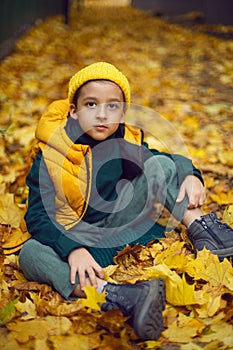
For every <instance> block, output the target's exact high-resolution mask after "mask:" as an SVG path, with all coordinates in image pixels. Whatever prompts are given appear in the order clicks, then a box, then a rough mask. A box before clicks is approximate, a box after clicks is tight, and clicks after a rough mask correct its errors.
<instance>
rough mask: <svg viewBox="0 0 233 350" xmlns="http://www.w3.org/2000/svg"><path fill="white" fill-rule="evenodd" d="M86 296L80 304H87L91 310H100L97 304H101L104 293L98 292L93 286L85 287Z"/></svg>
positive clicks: (103, 299)
mask: <svg viewBox="0 0 233 350" xmlns="http://www.w3.org/2000/svg"><path fill="white" fill-rule="evenodd" d="M85 294H86V298H83V299H82V305H83V306H87V307H89V308H90V309H93V310H100V306H99V304H103V303H104V302H105V301H106V299H105V293H104V292H103V293H98V292H97V290H96V288H95V287H94V286H86V287H85Z"/></svg>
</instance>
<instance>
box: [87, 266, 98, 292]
mask: <svg viewBox="0 0 233 350" xmlns="http://www.w3.org/2000/svg"><path fill="white" fill-rule="evenodd" d="M87 273H88V277H89V280H90V282H91V285H92V286H94V287H96V288H97V286H98V283H97V278H96V275H95V272H94V270H93V268H92V267H89V269H87Z"/></svg>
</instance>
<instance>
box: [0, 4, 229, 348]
mask: <svg viewBox="0 0 233 350" xmlns="http://www.w3.org/2000/svg"><path fill="white" fill-rule="evenodd" d="M75 4H76V2H73V6H72V7H71V9H70V23H69V26H66V25H64V21H63V19H62V18H61V17H59V16H58V17H52V18H48V19H47V20H45V21H44V22H42V21H41V22H40V23H38V24H37V25H36V26H35V27H34V28H33V29H32V30H31V31H30V32H29V33H28V34H27V35H25V36H24V37H23V38H21V39H20V40H19V41H18V42H17V45H16V48H15V51H14V52H13V53H12V54H11V55H10V56H8V57H6V58H5V59H4V60H3V61H2V62H0V77H1V86H0V101H1V110H0V168H1V175H0V237H1V245H0V246H1V256H0V277H1V278H0V326H1V327H0V347H1V349H2V350H12V349H24V350H25V349H35V350H38V349H40V350H49V349H54V350H60V349H61V350H63V349H64V348H65V349H67V350H71V349H72V350H73V349H76V350H86V349H99V350H112V349H121V350H128V349H183V350H192V349H193V350H198V349H203V348H204V349H206V350H207V349H222V350H225V349H233V267H232V261H229V260H226V259H225V260H223V261H221V262H220V261H219V260H218V258H217V257H216V256H214V255H212V254H211V253H210V252H209V251H207V250H203V251H201V252H199V253H198V254H197V256H196V257H195V256H194V254H193V250H192V246H191V244H190V242H189V240H188V238H187V235H186V230H185V228H184V227H183V225H181V224H177V223H175V226H177V225H178V229H179V231H180V234H178V233H177V231H174V230H170V231H169V232H167V233H166V237H165V238H163V239H160V240H159V241H158V242H149V243H148V244H147V246H146V247H142V246H138V245H136V246H134V247H132V248H131V247H129V246H127V247H126V248H125V249H124V250H123V251H121V252H119V253H118V256H116V257H115V264H114V265H111V266H108V267H107V268H106V269H105V276H106V279H107V280H109V281H114V282H117V283H136V282H139V281H142V280H150V279H154V278H160V277H161V278H163V279H164V281H165V285H166V302H167V303H166V309H165V311H164V319H165V329H164V331H163V333H162V336H161V337H160V338H159V339H158V340H156V341H153V340H152V341H146V342H141V341H140V340H138V339H137V337H136V335H135V334H134V332H133V330H132V328H131V327H130V326H129V325H128V324H127V323H126V321H127V319H126V318H125V317H123V315H122V314H121V312H120V311H119V310H115V311H109V312H106V313H102V312H101V311H100V307H99V305H100V304H101V303H102V302H103V301H104V300H105V295H104V293H103V294H97V292H96V291H95V289H94V288H92V287H87V288H86V294H87V299H83V300H78V301H69V302H68V301H65V300H64V299H62V298H61V296H59V295H58V293H56V292H54V291H53V290H52V289H51V287H50V286H48V285H40V284H37V283H35V282H28V281H27V280H26V279H25V278H24V276H23V274H22V272H21V270H20V267H19V265H18V257H17V253H16V252H15V253H14V254H7V255H6V253H7V252H8V251H7V249H6V248H7V241H8V238H9V236H10V235H14V236H15V237H16V238H17V237H18V234H19V233H22V232H25V235H27V233H26V227H25V226H24V224H23V222H22V220H21V218H22V216H23V213H24V211H25V203H26V198H27V187H26V185H25V177H26V175H27V172H28V170H29V168H30V165H31V158H30V149H31V145H32V143H33V142H34V131H35V126H36V122H37V120H38V119H39V117H40V115H41V114H42V112H43V111H44V110H45V108H46V106H47V105H48V104H49V103H50V102H51V101H53V100H55V99H59V98H65V97H66V93H67V83H68V81H69V79H70V77H71V76H72V75H73V74H74V73H75V72H76V71H77V70H78V69H80V68H82V67H83V66H85V65H87V64H90V63H93V62H95V61H99V60H104V61H108V62H111V63H113V64H115V65H116V66H117V67H118V68H119V69H121V70H122V71H123V72H124V73H125V74H126V75H127V76H128V78H129V80H130V83H131V87H132V100H133V103H135V104H136V105H143V106H145V107H146V108H148V109H150V110H153V111H156V113H155V112H154V113H155V114H153V113H152V117H150V118H149V117H147V118H143V117H142V115H139V116H136V117H135V120H134V123H136V124H138V125H140V126H143V127H144V128H145V129H146V131H147V133H146V136H147V140H148V142H149V143H150V144H152V146H155V147H157V146H158V143H159V146H160V147H162V148H164V149H166V150H168V151H173V150H174V147H175V144H176V141H175V140H176V139H177V135H178V139H179V140H182V145H183V146H185V147H184V148H182V149H181V153H183V151H184V149H185V155H187V154H188V156H189V157H191V158H192V159H193V160H194V163H195V165H197V166H198V167H199V168H200V169H201V170H202V172H203V176H204V179H205V184H206V188H207V201H206V204H205V205H204V207H203V210H204V211H205V212H210V211H211V210H214V211H216V212H217V214H218V216H219V217H220V218H222V219H223V221H224V222H226V223H228V224H229V225H231V226H233V189H232V184H233V138H232V130H233V120H232V112H233V110H232V85H233V61H232V54H233V42H232V40H224V39H221V38H220V37H215V36H212V35H210V34H205V31H206V30H207V29H208V31H209V32H211V30H213V31H214V32H216V31H218V32H219V33H220V32H221V33H223V32H224V31H227V30H228V31H229V32H230V31H232V32H233V30H232V28H231V27H229V28H225V27H220V26H217V27H215V28H209V27H208V28H206V26H200V25H199V26H193V27H192V28H191V29H190V28H187V27H186V28H185V27H182V26H181V25H178V24H174V23H173V24H171V23H169V22H166V21H165V20H164V19H161V18H156V17H153V16H152V15H151V14H149V13H144V12H142V11H139V10H135V9H133V8H130V7H119V8H117V9H116V8H110V7H91V6H86V7H84V6H83V7H82V8H78V9H77V8H76V7H75ZM143 113H145V110H144V112H143ZM158 115H159V120H160V121H161V125H164V128H163V127H160V126H158V124H157V123H156V120H157V121H158ZM153 116H157V117H156V118H154V117H153ZM167 126H169V130H170V131H171V132H170V133H169V132H168V129H167ZM174 130H175V133H174ZM157 132H159V133H160V134H159V138H156V137H155V138H154V135H157ZM166 138H167V141H166ZM168 139H169V140H168ZM177 152H178V150H177ZM160 223H161V224H168V223H169V226H172V224H173V222H172V221H171V220H170V218H169V217H168V213H166V212H164V214H163V216H162V218H161V219H160ZM232 240H233V238H232ZM19 244H20V242H19ZM3 248H4V250H3ZM8 253H10V251H9V252H8Z"/></svg>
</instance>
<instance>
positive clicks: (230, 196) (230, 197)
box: [210, 190, 233, 205]
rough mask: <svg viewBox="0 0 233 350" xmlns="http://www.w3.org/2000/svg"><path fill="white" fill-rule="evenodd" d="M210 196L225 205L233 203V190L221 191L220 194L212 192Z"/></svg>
mask: <svg viewBox="0 0 233 350" xmlns="http://www.w3.org/2000/svg"><path fill="white" fill-rule="evenodd" d="M210 198H211V199H212V200H213V201H214V202H216V203H218V204H221V205H222V204H223V205H229V204H232V203H233V190H230V191H228V192H227V193H225V192H221V193H218V194H210Z"/></svg>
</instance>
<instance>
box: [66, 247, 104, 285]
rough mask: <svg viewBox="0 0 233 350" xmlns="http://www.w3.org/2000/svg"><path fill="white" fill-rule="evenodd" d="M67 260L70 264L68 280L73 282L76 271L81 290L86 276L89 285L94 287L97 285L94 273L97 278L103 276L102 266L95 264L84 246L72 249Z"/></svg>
mask: <svg viewBox="0 0 233 350" xmlns="http://www.w3.org/2000/svg"><path fill="white" fill-rule="evenodd" d="M68 262H69V265H70V282H71V283H72V284H75V280H76V273H78V275H79V283H80V288H81V290H82V291H83V290H84V287H85V284H86V279H87V278H89V280H90V283H91V285H92V286H94V287H96V288H97V286H98V284H97V278H96V275H98V276H99V278H102V279H103V278H104V270H103V268H102V267H101V266H100V265H99V264H97V262H96V261H95V260H94V259H93V257H92V255H91V254H90V253H89V252H88V251H87V250H86V249H85V248H78V249H75V250H73V251H72V252H71V253H70V255H69V257H68ZM86 274H87V276H86Z"/></svg>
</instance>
